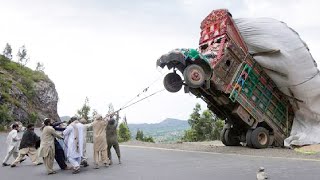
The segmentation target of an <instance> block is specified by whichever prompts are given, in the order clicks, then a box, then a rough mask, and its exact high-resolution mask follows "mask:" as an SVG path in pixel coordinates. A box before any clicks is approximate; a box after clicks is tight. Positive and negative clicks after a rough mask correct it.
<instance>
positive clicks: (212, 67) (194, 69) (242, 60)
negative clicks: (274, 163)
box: [157, 9, 294, 149]
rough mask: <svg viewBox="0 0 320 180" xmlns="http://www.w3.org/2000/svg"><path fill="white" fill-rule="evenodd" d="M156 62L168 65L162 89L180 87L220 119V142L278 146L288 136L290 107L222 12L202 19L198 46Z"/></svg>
mask: <svg viewBox="0 0 320 180" xmlns="http://www.w3.org/2000/svg"><path fill="white" fill-rule="evenodd" d="M157 66H160V67H161V68H164V67H165V66H166V67H167V68H168V69H169V70H170V69H173V72H172V73H168V74H167V75H166V76H165V78H164V80H163V82H164V86H165V88H166V90H168V91H169V92H172V93H175V92H178V91H179V90H181V88H182V87H183V86H184V91H185V92H186V93H189V92H191V93H192V94H194V95H195V96H197V97H199V98H202V99H203V100H204V101H205V102H206V103H207V105H208V108H209V109H210V110H211V111H213V112H214V113H215V114H216V115H217V116H218V117H219V118H221V119H224V120H225V127H224V129H223V131H222V132H221V140H222V142H223V143H224V144H225V145H226V146H238V145H240V143H241V142H243V144H246V145H247V146H249V147H252V148H258V149H260V148H267V147H268V146H270V145H271V146H283V142H284V139H285V138H286V137H288V136H289V134H290V131H291V126H292V122H293V118H294V113H293V109H292V106H291V104H290V102H289V100H288V99H287V97H286V96H285V95H284V94H283V93H282V92H281V91H280V90H279V89H278V88H277V86H276V85H275V83H274V82H273V81H272V79H271V78H270V77H269V76H268V75H267V74H266V73H265V72H264V70H263V68H262V67H261V66H260V65H259V64H258V63H257V62H256V61H255V60H254V58H253V57H252V56H251V55H250V54H249V52H248V48H247V46H246V44H245V42H244V40H243V39H242V37H241V35H240V33H239V30H238V29H237V27H236V26H235V23H234V21H233V19H232V17H231V14H230V13H229V12H228V10H225V9H221V10H214V11H212V12H211V13H210V14H209V15H208V16H207V17H206V18H205V19H204V20H203V21H202V23H201V37H200V41H199V48H198V49H175V50H172V51H171V52H169V53H167V54H164V55H162V56H161V57H160V58H159V59H158V60H157ZM177 70H178V71H180V72H181V73H182V74H183V80H182V78H181V76H180V75H179V74H177V73H176V71H177Z"/></svg>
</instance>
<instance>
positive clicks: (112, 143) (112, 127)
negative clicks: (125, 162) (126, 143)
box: [107, 113, 121, 164]
mask: <svg viewBox="0 0 320 180" xmlns="http://www.w3.org/2000/svg"><path fill="white" fill-rule="evenodd" d="M118 121H119V113H116V117H113V116H112V117H111V118H110V120H109V121H108V126H107V144H108V157H109V159H110V164H112V157H111V148H112V147H113V148H114V149H115V151H116V153H117V156H118V160H119V164H121V159H120V147H119V143H118V136H117V127H118Z"/></svg>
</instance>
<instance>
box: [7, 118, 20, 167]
mask: <svg viewBox="0 0 320 180" xmlns="http://www.w3.org/2000/svg"><path fill="white" fill-rule="evenodd" d="M18 129H19V125H18V124H13V125H12V130H11V132H10V133H9V135H8V137H7V144H8V150H7V155H6V157H5V158H4V160H3V162H2V166H9V165H10V164H7V161H8V160H9V158H10V157H11V156H13V158H14V159H16V158H17V157H18V154H19V149H18V148H19V144H20V140H21V138H19V136H18Z"/></svg>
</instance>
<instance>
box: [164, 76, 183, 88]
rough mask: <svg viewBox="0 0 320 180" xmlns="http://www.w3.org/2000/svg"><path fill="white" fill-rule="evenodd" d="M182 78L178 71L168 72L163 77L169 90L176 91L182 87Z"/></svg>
mask: <svg viewBox="0 0 320 180" xmlns="http://www.w3.org/2000/svg"><path fill="white" fill-rule="evenodd" d="M182 84H183V82H182V79H181V77H180V76H179V74H177V73H174V72H173V73H168V74H167V75H166V76H165V77H164V79H163V85H164V87H165V88H166V90H167V91H169V92H172V93H175V92H178V91H180V89H181V88H182Z"/></svg>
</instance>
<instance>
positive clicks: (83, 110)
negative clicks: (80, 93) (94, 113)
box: [77, 97, 91, 121]
mask: <svg viewBox="0 0 320 180" xmlns="http://www.w3.org/2000/svg"><path fill="white" fill-rule="evenodd" d="M90 109H91V108H90V106H89V99H88V97H86V99H85V101H84V104H83V106H82V108H81V109H79V110H78V111H77V114H78V115H79V116H80V117H81V118H84V119H85V120H87V121H88V119H89V112H90Z"/></svg>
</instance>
